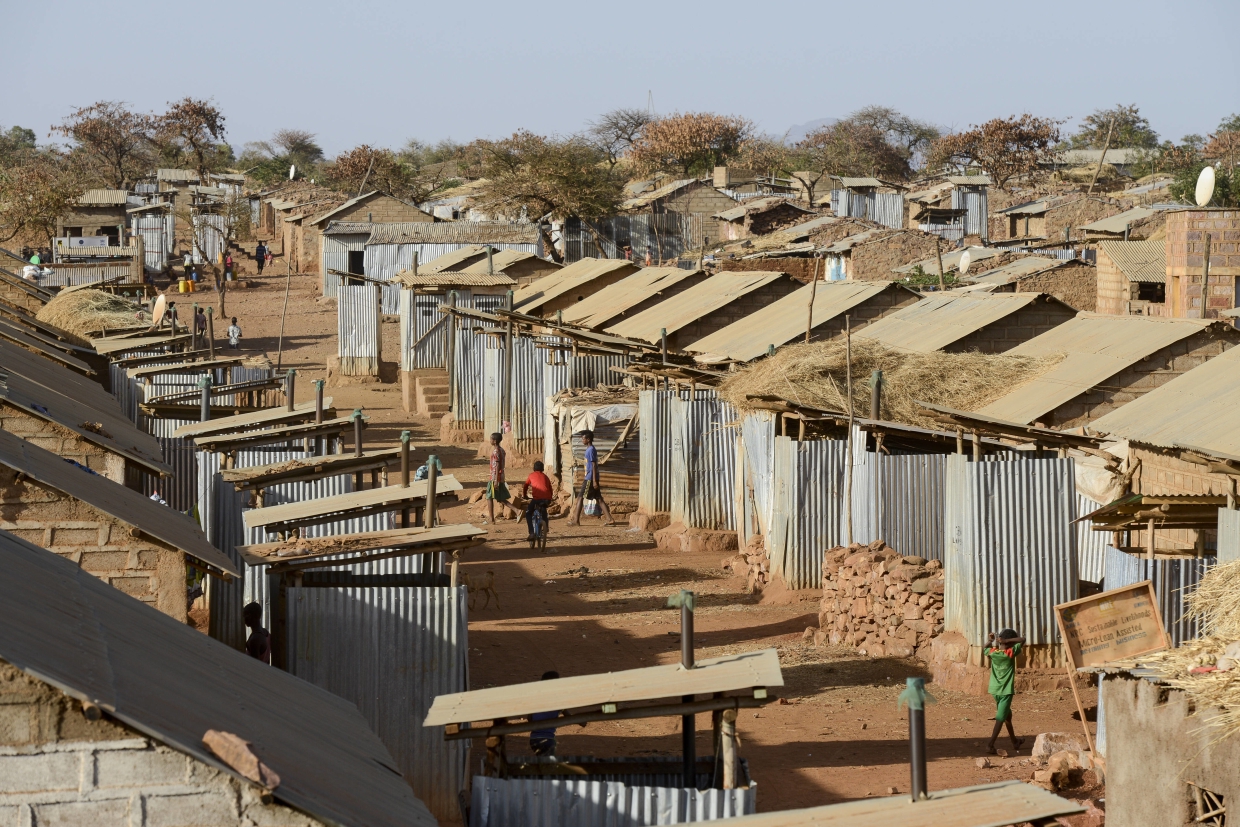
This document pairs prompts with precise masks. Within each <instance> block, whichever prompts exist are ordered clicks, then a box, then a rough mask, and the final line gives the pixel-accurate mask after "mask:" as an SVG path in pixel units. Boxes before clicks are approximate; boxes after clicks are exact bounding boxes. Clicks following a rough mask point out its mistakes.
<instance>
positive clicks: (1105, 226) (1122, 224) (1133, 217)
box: [1077, 207, 1159, 235]
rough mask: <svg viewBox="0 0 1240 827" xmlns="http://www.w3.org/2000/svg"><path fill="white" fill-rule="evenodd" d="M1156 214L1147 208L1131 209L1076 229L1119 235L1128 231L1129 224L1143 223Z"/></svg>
mask: <svg viewBox="0 0 1240 827" xmlns="http://www.w3.org/2000/svg"><path fill="white" fill-rule="evenodd" d="M1158 212H1159V211H1158V210H1152V209H1150V208H1149V207H1133V208H1132V209H1131V210H1127V211H1125V212H1122V213H1120V214H1119V215H1112V216H1109V217H1107V218H1102V219H1099V220H1098V221H1094V222H1093V223H1091V224H1082V225H1081V226H1080V227H1078V228H1077V229H1080V230H1086V231H1087V232H1091V233H1115V234H1116V235H1120V234H1122V233H1123V232H1124V230H1126V229H1128V226H1129V225H1130V224H1135V223H1136V222H1138V221H1143V220H1144V219H1146V218H1149V217H1150V216H1151V215H1157V214H1158Z"/></svg>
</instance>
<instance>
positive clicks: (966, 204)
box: [952, 187, 990, 238]
mask: <svg viewBox="0 0 1240 827" xmlns="http://www.w3.org/2000/svg"><path fill="white" fill-rule="evenodd" d="M952 209H953V210H966V212H965V214H964V231H965V234H966V235H978V236H981V237H982V238H987V237H988V235H989V230H988V227H987V224H988V223H989V220H988V219H989V215H990V212H989V208H988V207H987V205H986V188H985V187H954V188H953V189H952Z"/></svg>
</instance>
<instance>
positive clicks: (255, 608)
mask: <svg viewBox="0 0 1240 827" xmlns="http://www.w3.org/2000/svg"><path fill="white" fill-rule="evenodd" d="M241 617H242V619H243V620H244V621H245V625H246V627H248V628H249V629H250V630H251V631H250V636H249V638H247V639H246V641H245V653H246V654H247V655H249V656H250V657H252V658H254V659H255V660H261V661H262V662H263V663H265V664H267V665H271V633H270V632H268V631H267V630H266V629H264V628H263V625H262V623H263V607H262V606H260V605H258V604H257V603H247V604H246V605H245V608H244V609H242V610H241Z"/></svg>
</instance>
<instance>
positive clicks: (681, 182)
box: [620, 178, 698, 210]
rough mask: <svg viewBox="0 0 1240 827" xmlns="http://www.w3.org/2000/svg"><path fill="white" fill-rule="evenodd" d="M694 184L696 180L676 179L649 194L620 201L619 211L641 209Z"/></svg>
mask: <svg viewBox="0 0 1240 827" xmlns="http://www.w3.org/2000/svg"><path fill="white" fill-rule="evenodd" d="M696 183H698V179H696V178H678V179H676V180H675V181H669V182H668V183H666V184H663V185H661V186H658V187H655V188H654V189H652V190H651V191H650V192H645V193H642V194H641V195H638V196H634V197H633V198H629V199H627V200H625V201H622V202H621V203H620V209H622V210H636V209H639V208H641V207H646V206H649V205H650V204H653V203H654V202H655V201H658V200H659V199H660V198H666V197H667V196H669V195H671V194H673V193H675V192H676V191H677V190H680V189H683V188H685V187H687V186H689V185H690V184H696Z"/></svg>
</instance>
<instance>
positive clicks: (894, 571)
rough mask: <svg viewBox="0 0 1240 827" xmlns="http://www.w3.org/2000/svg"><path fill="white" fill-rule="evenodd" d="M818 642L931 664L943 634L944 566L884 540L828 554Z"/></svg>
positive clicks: (823, 577)
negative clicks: (932, 645)
mask: <svg viewBox="0 0 1240 827" xmlns="http://www.w3.org/2000/svg"><path fill="white" fill-rule="evenodd" d="M822 587H823V591H822V605H821V608H820V610H819V612H818V626H819V634H817V635H815V639H817V640H819V641H820V642H821V641H823V640H825V641H829V642H830V643H833V644H834V643H843V644H848V645H850V646H855V647H857V648H858V649H859V650H860V651H861V652H862V653H863V654H866V655H870V656H871V657H883V656H890V657H909V656H911V655H917V657H919V658H921V659H922V660H927V661H928V660H930V641H931V640H933V639H934V638H935V636H937V635H939V634H941V633H942V631H943V564H942V563H940V562H939V561H938V560H925V559H924V558H921V557H906V556H904V555H902V554H900V552H898V551H896V550H895V549H893V548H891V547H889V546H888V545H887V544H886V543H884V542H883V541H882V540H876V541H875V542H873V543H870V544H869V545H868V546H863V545H861V544H859V543H853V544H852V545H851V546H840V547H838V548H833V549H830V550H829V551H827V553H826V558H825V560H824V561H823V572H822Z"/></svg>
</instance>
